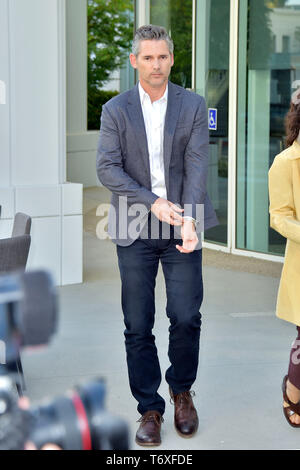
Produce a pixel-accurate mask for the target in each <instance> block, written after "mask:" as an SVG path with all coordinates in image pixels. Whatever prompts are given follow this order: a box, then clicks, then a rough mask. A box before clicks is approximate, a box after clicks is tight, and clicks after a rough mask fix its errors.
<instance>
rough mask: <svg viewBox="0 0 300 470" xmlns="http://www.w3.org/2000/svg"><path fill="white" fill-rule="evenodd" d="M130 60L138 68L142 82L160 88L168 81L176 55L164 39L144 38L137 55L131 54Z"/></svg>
mask: <svg viewBox="0 0 300 470" xmlns="http://www.w3.org/2000/svg"><path fill="white" fill-rule="evenodd" d="M130 62H131V65H132V67H133V68H135V69H137V70H138V72H139V79H140V82H141V84H143V83H146V84H147V85H148V86H150V87H153V88H155V87H158V88H159V87H161V86H162V85H164V83H165V82H167V81H168V78H169V75H170V72H171V67H172V65H173V63H174V57H173V55H171V54H170V51H169V48H168V44H167V42H166V41H165V40H164V39H163V40H155V39H153V40H144V41H141V42H140V51H139V54H138V55H137V57H136V56H135V55H134V54H130Z"/></svg>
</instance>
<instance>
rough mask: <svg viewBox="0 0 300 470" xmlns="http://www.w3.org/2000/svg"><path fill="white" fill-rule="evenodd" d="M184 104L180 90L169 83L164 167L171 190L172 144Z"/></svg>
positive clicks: (167, 185)
mask: <svg viewBox="0 0 300 470" xmlns="http://www.w3.org/2000/svg"><path fill="white" fill-rule="evenodd" d="M181 103H182V94H181V90H180V88H177V87H176V86H175V85H173V83H172V82H169V85H168V106H167V112H166V119H165V130H164V167H165V181H166V187H167V188H169V166H170V160H171V154H172V144H173V139H174V134H175V129H176V124H177V121H178V117H179V113H180V109H181Z"/></svg>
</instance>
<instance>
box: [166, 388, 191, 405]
mask: <svg viewBox="0 0 300 470" xmlns="http://www.w3.org/2000/svg"><path fill="white" fill-rule="evenodd" d="M195 395H196V393H195V392H194V390H187V391H186V392H181V393H177V394H176V395H173V397H174V398H175V397H176V400H178V402H179V403H180V404H182V403H188V402H189V401H190V399H191V398H193V397H194V396H195ZM170 403H171V404H172V405H174V400H173V398H170Z"/></svg>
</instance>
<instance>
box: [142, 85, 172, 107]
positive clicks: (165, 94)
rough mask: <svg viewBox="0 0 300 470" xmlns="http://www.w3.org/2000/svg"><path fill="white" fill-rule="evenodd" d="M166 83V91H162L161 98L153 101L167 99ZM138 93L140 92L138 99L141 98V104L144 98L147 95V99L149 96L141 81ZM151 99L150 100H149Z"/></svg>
mask: <svg viewBox="0 0 300 470" xmlns="http://www.w3.org/2000/svg"><path fill="white" fill-rule="evenodd" d="M168 86H169V85H168V84H167V86H166V91H165V92H164V94H163V96H162V97H161V98H159V100H157V101H155V103H157V102H163V101H167V100H168ZM139 93H140V100H141V103H142V104H143V102H144V100H145V99H146V98H147V97H148V98H149V100H150V96H149V95H148V93H146V92H145V90H144V88H143V87H142V85H141V83H140V82H139ZM150 101H151V100H150Z"/></svg>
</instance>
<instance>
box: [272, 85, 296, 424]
mask: <svg viewBox="0 0 300 470" xmlns="http://www.w3.org/2000/svg"><path fill="white" fill-rule="evenodd" d="M296 96H297V98H296V100H295V99H294V100H292V103H291V107H290V111H289V113H288V114H287V117H286V131H287V139H286V143H287V148H286V149H285V150H284V151H283V152H281V153H280V154H279V155H277V156H276V157H275V159H274V162H273V164H272V166H271V168H270V170H269V196H270V224H271V227H272V228H274V229H275V230H276V231H277V232H279V233H280V234H281V235H282V236H284V237H285V238H286V239H287V244H286V251H285V260H284V265H283V270H282V274H281V280H280V285H279V291H278V297H277V306H276V314H277V316H278V317H279V318H281V319H283V320H286V321H288V322H291V323H293V324H295V325H296V327H297V331H298V337H297V339H296V340H295V342H294V344H293V347H292V350H291V354H290V364H289V369H288V374H287V375H286V376H285V377H284V379H283V384H282V391H283V412H284V415H285V417H286V419H287V421H288V423H289V424H290V425H291V426H293V427H300V133H299V131H300V94H297V95H296Z"/></svg>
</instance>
